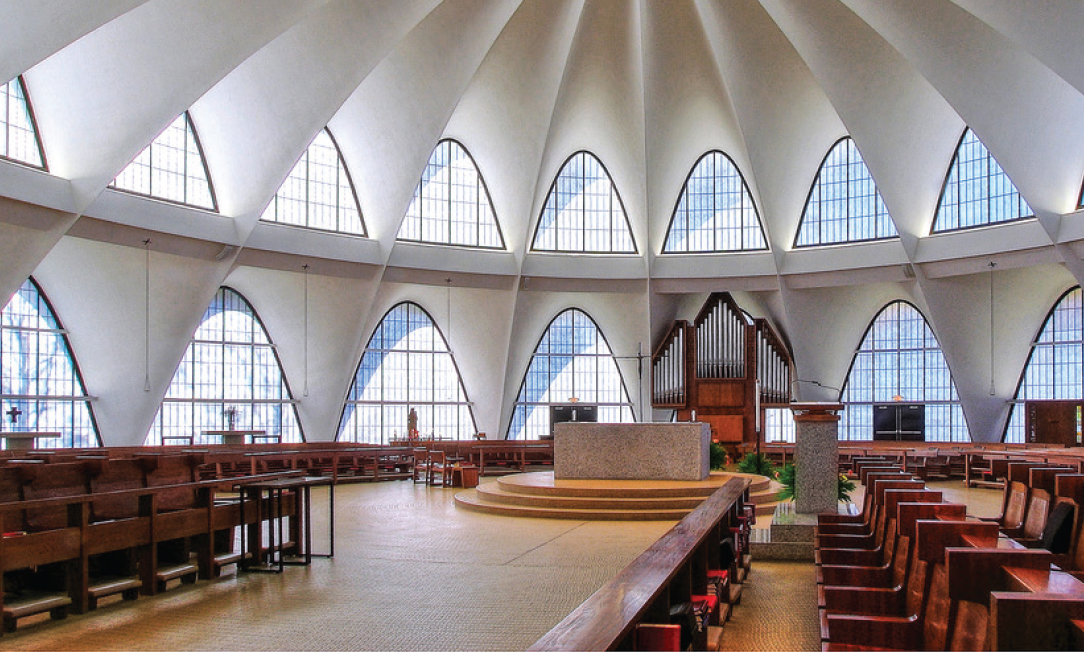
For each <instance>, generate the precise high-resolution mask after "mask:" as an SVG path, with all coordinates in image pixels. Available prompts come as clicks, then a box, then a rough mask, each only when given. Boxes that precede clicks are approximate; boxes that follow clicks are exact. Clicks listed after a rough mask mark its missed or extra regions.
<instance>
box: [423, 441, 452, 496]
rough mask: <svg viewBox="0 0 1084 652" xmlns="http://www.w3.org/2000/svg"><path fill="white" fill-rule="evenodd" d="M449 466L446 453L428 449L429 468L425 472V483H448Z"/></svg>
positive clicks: (441, 485) (441, 484)
mask: <svg viewBox="0 0 1084 652" xmlns="http://www.w3.org/2000/svg"><path fill="white" fill-rule="evenodd" d="M450 470H451V466H450V465H449V464H448V461H447V455H446V454H445V452H444V451H442V450H431V451H429V468H428V470H427V472H426V484H429V485H433V486H438V487H443V486H445V484H450V473H449V472H450Z"/></svg>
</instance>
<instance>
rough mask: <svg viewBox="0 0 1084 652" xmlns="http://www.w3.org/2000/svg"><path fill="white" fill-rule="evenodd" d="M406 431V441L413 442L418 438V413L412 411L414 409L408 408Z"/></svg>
mask: <svg viewBox="0 0 1084 652" xmlns="http://www.w3.org/2000/svg"><path fill="white" fill-rule="evenodd" d="M406 430H407V439H410V440H414V439H417V438H418V413H417V412H415V411H414V408H410V412H409V413H408V414H407V418H406Z"/></svg>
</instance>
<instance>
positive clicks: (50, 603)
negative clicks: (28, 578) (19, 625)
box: [4, 592, 72, 632]
mask: <svg viewBox="0 0 1084 652" xmlns="http://www.w3.org/2000/svg"><path fill="white" fill-rule="evenodd" d="M71 603H72V599H71V597H70V596H68V595H64V594H61V593H36V592H27V593H24V594H23V595H20V596H14V597H7V596H5V598H4V631H5V632H14V631H15V628H16V622H17V621H18V620H19V619H20V618H25V617H26V616H33V615H35V614H40V613H45V612H49V617H50V618H52V619H53V620H62V619H64V618H67V617H68V608H69V607H70V606H71Z"/></svg>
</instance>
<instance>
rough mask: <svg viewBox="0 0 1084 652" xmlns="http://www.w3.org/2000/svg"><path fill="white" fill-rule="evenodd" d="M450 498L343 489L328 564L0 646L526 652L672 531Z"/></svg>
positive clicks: (94, 617)
mask: <svg viewBox="0 0 1084 652" xmlns="http://www.w3.org/2000/svg"><path fill="white" fill-rule="evenodd" d="M318 491H319V493H316V492H314V495H313V503H314V511H315V512H317V514H316V518H320V519H321V520H320V522H318V523H315V531H314V534H315V540H316V548H317V551H319V550H321V549H323V546H324V545H325V543H324V542H325V539H324V538H323V537H322V536H321V535H322V534H323V533H324V532H325V531H326V530H324V529H323V528H324V527H325V525H326V521H323V520H322V512H323V510H324V505H325V500H324V493H323V492H324V491H325V490H323V489H320V490H318ZM453 495H454V490H452V489H442V488H438V487H426V486H424V485H415V484H413V483H411V482H401V481H400V482H386V483H379V484H372V485H343V486H340V487H338V488H337V490H336V496H335V497H336V528H337V532H336V550H335V558H334V559H333V560H325V559H315V560H314V561H313V564H312V566H311V567H308V568H305V567H289V568H287V569H286V573H285V574H284V575H283V576H275V575H268V574H262V573H261V574H242V575H241V576H234V575H230V576H228V577H225V578H222V579H219V580H215V581H208V582H203V581H201V582H198V583H197V584H196V585H194V586H185V587H182V588H177V589H174V590H171V591H169V592H167V593H165V594H162V595H159V596H155V597H151V598H140V599H139V600H137V601H135V602H129V603H122V602H119V601H117V602H110V603H108V604H107V605H106V606H103V607H102V608H100V609H99V610H98V611H95V612H91V613H89V614H86V615H79V616H69V617H68V619H67V620H65V621H59V622H50V621H48V620H47V619H39V620H37V621H30V620H29V619H26V620H24V621H21V622H20V629H19V631H18V632H16V633H14V634H7V635H5V636H4V637H3V638H2V639H0V648H5V649H11V650H60V649H121V650H129V649H140V650H333V649H342V650H522V649H525V648H527V647H529V646H530V645H531V644H532V643H534V641H536V640H537V639H538V638H539V637H540V636H541V635H542V634H544V633H545V632H547V631H548V630H549V629H550V628H551V627H552V626H553V625H555V624H556V623H558V622H560V621H561V619H563V618H564V617H565V616H566V615H567V614H568V613H569V612H570V611H572V609H574V608H575V607H576V606H577V605H579V604H580V603H581V602H583V600H585V599H586V598H587V597H588V596H589V595H591V594H592V593H593V592H594V591H595V590H597V589H598V588H599V587H600V586H601V585H603V584H604V583H606V582H607V581H609V580H610V579H611V578H612V577H613V576H614V575H616V574H617V572H618V571H619V570H620V569H621V568H623V567H624V566H625V565H626V564H628V562H629V561H631V560H632V559H634V558H635V557H636V556H637V555H639V554H640V553H641V552H642V551H643V550H644V549H646V548H647V547H648V546H649V545H650V544H651V543H652V542H654V541H655V540H656V539H658V538H659V537H660V536H661V535H662V534H663V533H664V532H666V530H668V529H669V528H670V527H672V525H673V523H672V522H619V523H614V522H597V523H594V522H584V521H561V520H547V519H525V518H510V517H501V516H490V515H486V514H477V513H471V512H467V511H464V510H457V509H456V508H455V506H454V505H453V501H452V497H453ZM316 518H314V521H315V520H316Z"/></svg>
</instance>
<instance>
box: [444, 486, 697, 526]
mask: <svg viewBox="0 0 1084 652" xmlns="http://www.w3.org/2000/svg"><path fill="white" fill-rule="evenodd" d="M455 502H456V506H457V507H461V508H464V509H468V510H472V511H477V512H485V513H488V514H499V515H501V516H526V517H531V518H567V519H577V520H584V521H679V520H681V519H682V518H684V517H685V515H686V514H688V513H689V512H690V511H691V510H688V509H648V510H644V509H563V508H558V507H539V506H524V505H505V504H501V503H493V502H489V501H487V500H484V499H480V498H479V494H478V492H477V491H476V490H474V489H468V490H467V491H461V492H459V493H457V494H456V495H455Z"/></svg>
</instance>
